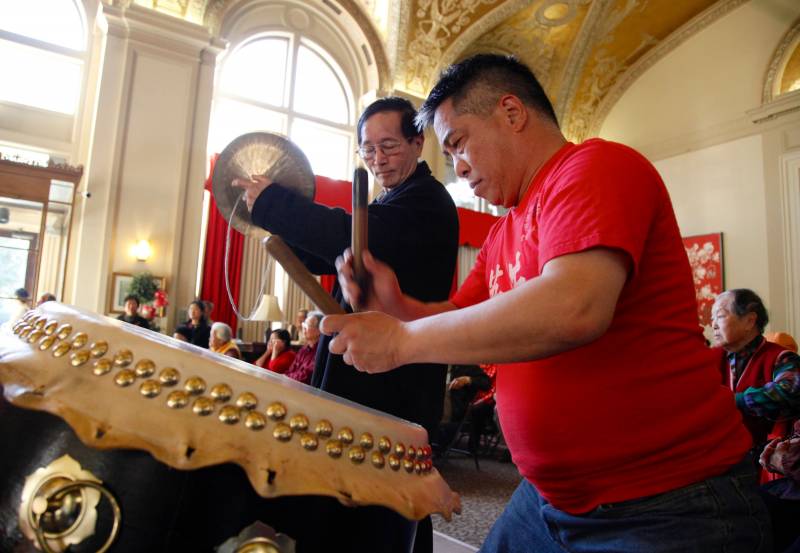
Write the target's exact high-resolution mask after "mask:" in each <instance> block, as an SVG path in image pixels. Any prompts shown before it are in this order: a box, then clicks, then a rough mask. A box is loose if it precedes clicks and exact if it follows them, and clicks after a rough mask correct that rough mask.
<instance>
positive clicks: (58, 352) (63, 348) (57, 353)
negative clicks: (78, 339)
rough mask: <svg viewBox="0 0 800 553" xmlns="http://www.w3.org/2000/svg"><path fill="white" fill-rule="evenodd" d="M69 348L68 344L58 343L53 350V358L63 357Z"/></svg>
mask: <svg viewBox="0 0 800 553" xmlns="http://www.w3.org/2000/svg"><path fill="white" fill-rule="evenodd" d="M71 347H72V346H71V345H70V343H69V342H66V341H64V342H59V343H58V345H56V347H54V348H53V357H64V356H65V355H66V354H67V352H68V351H69V350H70V348H71Z"/></svg>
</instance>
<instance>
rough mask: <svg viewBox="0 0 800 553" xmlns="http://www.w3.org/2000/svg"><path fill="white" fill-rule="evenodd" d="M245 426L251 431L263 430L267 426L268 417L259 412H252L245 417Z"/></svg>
mask: <svg viewBox="0 0 800 553" xmlns="http://www.w3.org/2000/svg"><path fill="white" fill-rule="evenodd" d="M244 425H245V426H246V427H247V428H249V429H250V430H261V429H262V428H264V427H265V426H266V425H267V417H265V416H264V415H262V414H261V413H259V412H258V411H250V412H249V413H247V415H245V417H244Z"/></svg>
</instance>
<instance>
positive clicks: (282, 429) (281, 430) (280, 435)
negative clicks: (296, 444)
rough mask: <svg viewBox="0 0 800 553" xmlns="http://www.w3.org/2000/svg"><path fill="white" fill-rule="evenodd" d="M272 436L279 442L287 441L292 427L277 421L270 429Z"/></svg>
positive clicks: (289, 438) (290, 437) (290, 436)
mask: <svg viewBox="0 0 800 553" xmlns="http://www.w3.org/2000/svg"><path fill="white" fill-rule="evenodd" d="M272 436H273V437H274V438H275V439H276V440H280V441H281V442H288V441H289V440H291V439H292V429H291V428H290V427H289V425H288V424H286V423H283V422H279V423H278V424H276V425H275V428H274V429H273V430H272Z"/></svg>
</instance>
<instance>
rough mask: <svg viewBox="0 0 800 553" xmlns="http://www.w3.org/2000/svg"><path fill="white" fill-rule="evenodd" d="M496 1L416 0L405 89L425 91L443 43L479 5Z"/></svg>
mask: <svg viewBox="0 0 800 553" xmlns="http://www.w3.org/2000/svg"><path fill="white" fill-rule="evenodd" d="M496 2H497V0H461V1H458V0H419V2H418V3H417V11H416V14H415V15H416V18H417V26H416V28H415V29H414V38H413V39H412V41H411V43H410V44H409V45H408V57H407V58H406V66H405V70H406V72H405V89H406V90H408V91H410V92H413V93H416V94H424V93H425V92H427V90H426V89H427V85H428V83H429V81H430V79H431V77H432V75H433V72H434V69H435V68H436V67H437V65H438V64H439V60H440V59H441V57H442V53H443V52H444V48H445V46H446V45H447V43H448V42H450V40H451V38H452V37H453V36H454V35H458V34H459V33H460V32H461V30H462V29H464V28H466V27H467V26H468V25H469V24H470V23H471V22H472V19H473V17H474V15H475V11H476V10H477V9H478V8H479V7H481V6H484V5H491V4H495V3H496Z"/></svg>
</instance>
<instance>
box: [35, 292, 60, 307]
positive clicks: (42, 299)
mask: <svg viewBox="0 0 800 553" xmlns="http://www.w3.org/2000/svg"><path fill="white" fill-rule="evenodd" d="M48 301H56V297H55V296H54V295H53V294H51V293H50V292H45V293H44V294H42V295H41V296H39V301H38V302H37V303H36V305H37V307H38V306H39V305H42V304H43V303H45V302H48Z"/></svg>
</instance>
